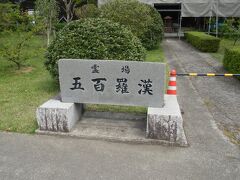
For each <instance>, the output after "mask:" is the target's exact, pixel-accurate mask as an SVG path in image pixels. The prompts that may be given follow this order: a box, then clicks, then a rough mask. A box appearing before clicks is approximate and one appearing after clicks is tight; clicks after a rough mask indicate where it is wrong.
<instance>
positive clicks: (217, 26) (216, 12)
mask: <svg viewBox="0 0 240 180" xmlns="http://www.w3.org/2000/svg"><path fill="white" fill-rule="evenodd" d="M216 8H217V9H216V37H218V0H217V7H216Z"/></svg>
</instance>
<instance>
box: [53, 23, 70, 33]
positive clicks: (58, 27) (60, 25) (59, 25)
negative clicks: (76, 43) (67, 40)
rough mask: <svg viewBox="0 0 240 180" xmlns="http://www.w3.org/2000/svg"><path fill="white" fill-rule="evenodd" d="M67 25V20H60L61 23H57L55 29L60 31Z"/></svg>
mask: <svg viewBox="0 0 240 180" xmlns="http://www.w3.org/2000/svg"><path fill="white" fill-rule="evenodd" d="M66 25H67V23H66V22H59V23H56V24H55V27H54V28H55V31H56V32H58V31H60V30H61V29H63V28H64V27H65V26H66Z"/></svg>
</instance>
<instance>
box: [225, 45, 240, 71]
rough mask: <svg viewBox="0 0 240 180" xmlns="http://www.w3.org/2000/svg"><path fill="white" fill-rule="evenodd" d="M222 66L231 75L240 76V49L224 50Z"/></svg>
mask: <svg viewBox="0 0 240 180" xmlns="http://www.w3.org/2000/svg"><path fill="white" fill-rule="evenodd" d="M223 66H224V67H225V68H226V69H227V70H228V71H229V72H231V73H234V74H235V73H236V74H240V47H235V48H232V49H226V50H225V55H224V58H223Z"/></svg>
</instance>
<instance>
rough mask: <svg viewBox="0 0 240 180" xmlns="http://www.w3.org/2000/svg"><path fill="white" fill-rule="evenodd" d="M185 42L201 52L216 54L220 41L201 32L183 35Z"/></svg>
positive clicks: (190, 32)
mask: <svg viewBox="0 0 240 180" xmlns="http://www.w3.org/2000/svg"><path fill="white" fill-rule="evenodd" d="M185 37H186V40H187V41H188V42H189V43H190V44H192V45H193V46H194V47H196V48H197V49H199V50H200V51H203V52H217V51H218V49H219V44H220V39H219V38H216V37H213V36H211V35H207V34H205V33H203V32H196V31H189V32H186V34H185Z"/></svg>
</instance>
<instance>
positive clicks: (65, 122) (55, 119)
mask: <svg viewBox="0 0 240 180" xmlns="http://www.w3.org/2000/svg"><path fill="white" fill-rule="evenodd" d="M82 109H83V106H82V104H75V103H63V102H61V101H60V99H59V98H55V99H50V100H49V101H47V102H45V103H44V104H43V105H41V106H40V107H39V108H37V112H36V114H37V122H38V126H39V129H40V130H46V131H61V132H69V131H70V130H71V129H72V128H73V126H74V125H75V124H76V122H77V121H78V120H79V119H80V118H81V115H82Z"/></svg>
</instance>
